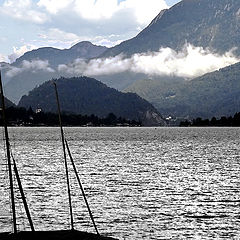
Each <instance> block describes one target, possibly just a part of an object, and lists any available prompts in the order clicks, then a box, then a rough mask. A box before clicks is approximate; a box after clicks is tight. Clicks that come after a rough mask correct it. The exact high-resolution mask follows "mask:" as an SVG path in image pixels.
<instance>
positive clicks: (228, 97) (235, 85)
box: [126, 63, 240, 118]
mask: <svg viewBox="0 0 240 240" xmlns="http://www.w3.org/2000/svg"><path fill="white" fill-rule="evenodd" d="M126 91H128V92H136V93H137V94H138V95H139V96H141V97H143V98H145V99H147V100H148V101H149V102H151V103H152V104H153V105H154V106H155V107H156V108H157V110H158V111H160V112H161V113H162V114H163V116H168V115H172V116H175V117H185V118H194V117H202V118H211V117H213V116H215V117H221V116H230V115H234V114H235V113H236V112H239V109H240V95H239V92H240V63H237V64H234V65H231V66H228V67H226V68H222V69H220V70H219V71H215V72H212V73H207V74H205V75H203V76H201V77H198V78H195V79H192V80H189V81H175V82H171V84H169V82H167V81H166V82H163V81H156V80H142V81H139V82H137V83H135V84H133V85H132V86H130V87H129V88H128V89H126Z"/></svg>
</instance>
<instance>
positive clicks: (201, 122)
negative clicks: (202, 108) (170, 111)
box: [180, 112, 240, 127]
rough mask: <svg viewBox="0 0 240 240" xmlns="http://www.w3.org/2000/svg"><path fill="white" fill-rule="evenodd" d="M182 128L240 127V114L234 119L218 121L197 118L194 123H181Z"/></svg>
mask: <svg viewBox="0 0 240 240" xmlns="http://www.w3.org/2000/svg"><path fill="white" fill-rule="evenodd" d="M180 126H181V127H189V126H193V127H205V126H216V127H218V126H219V127H240V112H238V113H236V114H235V115H234V116H233V117H232V116H230V117H224V116H223V117H221V118H219V119H217V118H216V117H213V118H212V119H211V120H209V119H202V118H196V119H193V120H192V121H188V120H186V121H182V122H181V123H180Z"/></svg>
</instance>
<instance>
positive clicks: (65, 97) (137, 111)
mask: <svg viewBox="0 0 240 240" xmlns="http://www.w3.org/2000/svg"><path fill="white" fill-rule="evenodd" d="M56 83H57V86H58V92H59V99H60V102H61V103H60V104H61V109H62V111H64V112H69V113H77V114H82V115H91V114H94V115H97V116H99V117H106V116H107V115H108V114H109V113H113V114H115V115H116V116H117V117H124V118H126V119H130V120H141V121H142V122H143V124H144V125H164V124H165V122H164V120H163V119H162V117H161V115H160V114H159V113H158V112H157V110H156V109H155V108H154V107H153V106H152V105H151V104H150V103H148V102H147V101H146V100H144V99H142V98H141V97H139V96H138V95H137V94H135V93H121V92H119V91H117V90H115V89H113V88H109V87H107V86H106V85H105V84H103V83H101V82H99V81H97V80H95V79H93V78H88V77H78V78H76V77H75V78H63V77H62V78H60V79H58V80H56ZM19 106H20V107H25V108H29V107H32V109H33V110H36V109H37V108H41V109H42V110H43V111H44V112H48V111H49V112H56V111H57V105H56V97H55V91H54V87H53V84H52V81H48V82H45V83H44V84H42V85H41V86H39V87H37V88H35V89H33V90H32V91H31V92H30V93H29V94H28V96H23V97H22V98H21V100H20V102H19Z"/></svg>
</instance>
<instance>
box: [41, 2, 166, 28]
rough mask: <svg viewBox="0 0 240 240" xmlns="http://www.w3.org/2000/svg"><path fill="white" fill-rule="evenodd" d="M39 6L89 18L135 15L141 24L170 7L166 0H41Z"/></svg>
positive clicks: (48, 10)
mask: <svg viewBox="0 0 240 240" xmlns="http://www.w3.org/2000/svg"><path fill="white" fill-rule="evenodd" d="M37 6H38V7H42V8H44V9H45V10H47V12H48V13H50V14H53V15H56V14H58V13H59V12H61V11H62V12H64V11H68V12H70V11H71V10H73V12H75V13H77V14H78V15H79V16H80V17H81V18H83V19H87V20H104V19H111V18H112V17H114V15H116V14H121V15H122V14H123V15H125V14H126V13H127V14H129V15H131V16H132V15H134V16H135V19H136V21H137V22H138V23H139V24H147V23H149V22H150V21H151V20H152V18H154V17H155V16H156V15H157V14H158V13H159V12H160V11H161V10H162V9H166V8H168V5H167V4H166V2H165V1H164V0H141V1H139V0H124V1H121V2H119V1H118V0H40V1H39V2H38V3H37Z"/></svg>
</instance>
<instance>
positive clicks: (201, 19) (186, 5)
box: [102, 0, 240, 57]
mask: <svg viewBox="0 0 240 240" xmlns="http://www.w3.org/2000/svg"><path fill="white" fill-rule="evenodd" d="M186 42H187V43H190V44H192V45H194V46H201V47H204V48H210V49H212V50H213V51H215V52H218V53H224V52H226V51H228V50H230V49H232V48H235V47H237V48H238V49H237V50H236V53H237V54H238V55H239V54H240V1H239V0H182V1H181V2H179V3H178V4H176V5H174V6H173V7H171V8H170V9H166V10H163V11H161V12H160V13H159V15H158V16H156V18H155V19H153V21H152V22H151V23H150V24H149V26H148V27H146V28H145V29H144V30H143V31H141V32H140V33H139V34H138V35H137V36H136V37H134V38H132V39H130V40H127V41H124V42H122V43H121V44H119V45H117V46H115V47H112V48H110V49H108V50H107V51H106V52H104V53H103V54H102V56H104V57H109V56H116V55H118V54H120V53H124V54H126V55H127V56H129V55H132V54H134V53H142V52H148V51H158V50H159V49H160V48H161V47H170V48H172V49H174V50H181V49H182V47H183V45H184V44H185V43H186Z"/></svg>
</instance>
